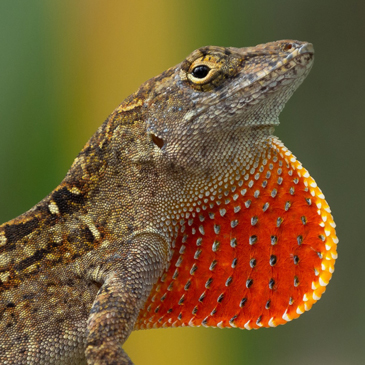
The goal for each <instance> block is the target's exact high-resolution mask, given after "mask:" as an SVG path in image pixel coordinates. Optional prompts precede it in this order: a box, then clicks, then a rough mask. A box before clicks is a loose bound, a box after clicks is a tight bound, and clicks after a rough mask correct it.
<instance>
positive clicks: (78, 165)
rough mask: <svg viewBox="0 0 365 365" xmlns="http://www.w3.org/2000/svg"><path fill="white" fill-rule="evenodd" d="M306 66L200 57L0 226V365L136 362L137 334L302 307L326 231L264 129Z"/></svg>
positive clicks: (138, 97) (278, 55) (159, 82)
mask: <svg viewBox="0 0 365 365" xmlns="http://www.w3.org/2000/svg"><path fill="white" fill-rule="evenodd" d="M313 54H314V53H313V47H312V45H311V44H309V43H306V42H299V41H292V40H284V41H278V42H272V43H267V44H263V45H258V46H256V47H248V48H222V47H203V48H200V49H198V50H196V51H194V52H193V53H191V54H190V55H189V56H188V57H187V58H186V59H185V60H184V61H183V62H182V63H180V64H178V65H177V66H175V67H172V68H170V69H168V70H167V71H165V72H163V73H162V74H161V75H159V76H157V77H155V78H152V79H151V80H149V81H147V82H146V83H144V84H143V85H142V86H141V87H140V88H139V90H138V91H137V92H135V93H134V94H132V95H131V96H129V97H128V98H127V99H126V100H124V101H123V102H122V104H121V105H120V106H119V107H117V108H116V109H115V110H114V111H113V113H112V114H111V115H110V116H109V118H108V119H107V120H106V121H105V122H104V124H103V125H102V126H101V127H100V128H99V129H98V130H97V132H96V133H95V134H94V135H93V136H92V137H91V139H90V140H89V142H88V143H87V144H86V145H85V147H84V148H83V150H82V151H81V152H80V154H79V155H78V156H77V158H76V159H75V161H74V163H73V165H72V166H71V168H70V170H69V172H68V173H67V175H66V177H65V179H64V180H63V181H62V182H61V184H60V185H59V186H58V187H57V188H56V189H55V190H54V191H53V192H51V193H50V194H49V195H48V196H47V197H46V198H44V199H43V200H42V201H41V202H40V203H39V204H37V205H36V206H35V207H33V208H32V209H30V210H29V211H28V212H26V213H24V214H22V215H21V216H19V217H18V218H15V219H14V220H12V221H10V222H7V223H4V224H3V225H1V226H0V315H1V317H0V318H1V321H0V335H1V336H0V363H1V364H17V365H18V364H86V363H88V364H94V365H96V364H105V365H111V364H132V362H131V360H130V359H129V357H128V356H127V354H126V353H125V352H124V351H123V349H122V344H123V343H124V342H125V341H126V339H127V338H128V336H129V334H130V333H131V331H132V330H133V329H141V328H151V327H177V326H188V325H190V326H201V325H202V326H217V327H239V328H246V329H251V328H259V327H270V326H271V327H275V326H277V325H279V324H284V323H286V322H287V321H290V320H292V319H294V318H296V317H298V316H299V315H300V314H301V313H303V312H304V311H306V310H309V309H310V308H311V306H312V304H313V303H314V302H316V301H317V300H318V299H319V298H320V297H321V295H322V293H323V292H324V290H325V287H326V285H327V284H328V282H329V280H330V278H331V275H332V272H333V270H334V262H335V259H336V257H337V254H336V244H337V242H338V240H337V238H336V234H335V230H334V227H335V224H334V222H333V219H332V216H331V214H330V210H329V207H328V204H327V203H326V201H325V200H324V196H323V194H322V193H321V191H320V190H319V188H318V187H317V185H316V183H315V182H314V180H313V179H312V178H311V177H310V175H309V173H308V172H307V170H306V169H304V168H303V167H302V165H301V164H300V163H299V162H298V161H297V160H296V158H295V157H294V156H293V155H292V154H291V152H290V151H288V150H287V149H286V148H285V147H284V145H283V144H282V143H281V142H280V141H279V140H278V139H277V138H276V137H274V136H273V132H274V128H275V126H277V125H278V123H279V122H278V116H279V114H280V112H281V111H282V109H283V108H284V105H285V103H286V102H287V100H288V99H289V98H290V96H291V95H292V94H293V92H294V91H295V89H296V88H297V87H298V86H299V85H300V83H301V82H302V81H303V80H304V78H305V77H306V76H307V74H308V73H309V71H310V68H311V66H312V63H313Z"/></svg>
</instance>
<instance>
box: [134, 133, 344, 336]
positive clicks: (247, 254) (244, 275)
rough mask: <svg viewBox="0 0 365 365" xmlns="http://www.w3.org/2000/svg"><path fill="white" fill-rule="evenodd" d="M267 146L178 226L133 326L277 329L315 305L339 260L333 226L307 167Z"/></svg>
mask: <svg viewBox="0 0 365 365" xmlns="http://www.w3.org/2000/svg"><path fill="white" fill-rule="evenodd" d="M273 149H274V153H272V155H271V158H268V159H267V160H266V159H265V160H263V159H261V161H259V164H258V166H257V168H256V173H254V174H252V175H249V176H248V177H247V176H246V177H247V179H246V180H244V182H243V184H242V182H241V184H239V183H238V182H237V185H236V186H233V188H232V189H231V192H230V193H229V194H227V195H224V194H222V198H221V199H218V198H217V199H216V200H215V201H214V202H210V203H209V204H207V206H206V207H205V209H204V207H203V208H202V209H201V210H200V212H195V213H191V214H190V217H189V218H188V219H187V221H186V223H185V224H183V223H182V226H181V227H180V230H179V235H178V237H177V239H176V243H175V248H174V253H173V255H172V259H171V264H170V266H169V268H168V269H167V271H166V272H165V273H164V274H163V275H162V277H161V278H160V280H159V281H158V282H157V284H156V285H155V286H154V287H153V289H152V291H151V294H150V296H149V298H148V300H147V301H146V304H145V306H144V308H143V309H142V310H141V312H140V314H139V317H138V320H137V322H136V325H135V328H136V329H143V328H158V327H179V326H187V325H190V326H200V325H203V326H213V327H239V328H246V329H252V328H255V329H256V328H259V327H275V326H277V325H279V324H284V323H286V322H287V321H291V320H292V319H294V318H297V317H299V315H300V314H302V313H303V312H304V311H306V310H309V309H310V308H311V307H312V305H313V303H315V302H316V301H317V300H319V299H320V297H321V295H322V293H323V292H324V291H325V287H326V285H327V284H328V282H329V280H330V278H331V276H332V273H333V271H334V263H335V260H336V258H337V253H336V246H337V242H338V239H337V237H336V233H335V229H334V227H335V224H334V222H333V218H332V216H331V214H330V209H329V206H328V204H327V202H326V201H325V200H324V196H323V194H322V192H321V190H320V189H319V188H318V187H317V185H316V183H315V181H314V180H313V179H312V178H311V177H310V176H309V174H308V172H307V170H305V169H304V168H303V167H302V165H301V164H300V163H299V162H298V161H297V160H296V158H295V157H294V156H293V155H292V154H291V152H290V151H288V149H287V148H286V147H284V145H283V144H282V143H281V142H280V141H278V140H276V139H274V140H273ZM239 185H241V186H239Z"/></svg>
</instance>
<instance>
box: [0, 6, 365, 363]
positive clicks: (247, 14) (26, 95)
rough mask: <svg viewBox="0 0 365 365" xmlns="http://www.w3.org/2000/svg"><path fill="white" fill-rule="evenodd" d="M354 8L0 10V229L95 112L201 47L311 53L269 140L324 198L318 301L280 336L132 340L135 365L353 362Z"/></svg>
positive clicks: (360, 254) (360, 200) (357, 310)
mask: <svg viewBox="0 0 365 365" xmlns="http://www.w3.org/2000/svg"><path fill="white" fill-rule="evenodd" d="M364 16H365V2H363V1H362V2H361V1H348V2H343V1H337V0H333V1H330V0H324V1H318V0H307V1H300V0H256V1H254V0H246V1H238V0H236V1H234V0H225V1H218V0H211V1H206V0H195V1H192V0H185V1H176V0H170V1H168V0H155V1H146V0H136V1H125V0H119V1H117V0H108V1H100V0H79V1H74V0H73V1H71V0H53V1H49V0H48V1H46V0H43V1H40V0H37V1H31V2H30V1H20V0H13V1H5V0H0V47H1V48H0V221H1V222H4V221H7V220H9V219H11V218H14V217H15V216H17V215H19V214H20V213H22V212H24V211H25V210H27V209H29V208H30V207H31V206H33V205H34V204H35V203H37V202H38V201H39V200H41V199H42V198H43V197H44V196H46V195H47V194H48V193H49V192H50V191H51V190H52V189H53V188H54V187H55V186H56V185H57V184H58V183H59V182H60V181H61V180H62V178H63V177H64V175H65V174H66V172H67V169H68V168H69V166H70V165H71V163H72V161H73V158H74V157H75V156H76V155H77V153H78V152H79V150H80V149H81V148H82V146H83V145H84V143H85V142H86V141H87V140H88V138H89V137H90V136H91V135H92V134H93V133H94V132H95V130H96V129H97V127H98V126H99V125H100V124H101V123H102V122H103V121H104V120H105V118H106V117H107V116H108V114H109V113H110V112H111V111H112V110H113V109H114V108H115V107H116V106H117V105H118V104H119V103H120V102H121V101H122V100H123V99H124V98H125V97H126V96H128V95H129V94H131V93H132V92H134V91H135V90H136V89H137V88H138V86H139V85H140V84H141V83H142V82H143V81H145V80H147V79H148V78H150V77H152V76H155V75H157V74H158V73H160V72H162V71H163V70H165V69H166V68H168V67H170V66H173V65H175V64H177V63H179V62H181V61H182V60H183V59H184V58H185V56H187V55H188V54H189V53H190V52H191V51H193V50H194V49H195V48H198V47H200V46H204V45H221V46H236V47H242V46H253V45H256V44H258V43H263V42H268V41H272V40H278V39H285V38H291V39H299V40H307V41H311V42H313V43H314V46H315V49H316V61H315V65H314V68H313V70H312V72H311V75H310V76H309V78H308V79H307V80H306V81H305V83H304V85H303V86H301V87H300V89H299V90H298V91H297V92H296V93H295V95H294V97H293V98H292V100H290V102H289V103H288V105H287V107H286V108H285V110H284V112H283V113H282V115H281V126H280V127H279V128H278V129H277V131H276V134H277V135H278V136H279V137H280V138H281V139H282V140H283V141H284V143H285V145H286V146H287V147H288V148H290V149H291V150H292V151H293V152H294V154H295V155H297V156H298V158H299V160H300V161H301V162H302V163H303V165H304V166H305V167H306V168H307V169H308V170H309V171H310V172H311V174H312V176H313V177H314V178H315V179H316V181H317V183H318V185H319V186H320V187H321V188H322V189H323V190H324V193H325V195H326V198H327V200H328V201H329V203H330V205H331V208H332V210H333V213H334V217H335V221H336V223H337V225H338V236H339V238H340V245H339V259H338V263H337V264H336V271H335V273H334V277H333V280H332V282H331V283H330V285H329V287H328V290H327V293H326V294H325V295H324V296H323V299H321V301H320V302H319V303H318V304H316V305H315V306H314V308H313V309H312V310H311V311H310V312H309V313H306V314H304V315H303V316H301V317H300V318H299V319H298V320H295V321H293V322H291V323H289V324H287V325H285V326H281V327H278V328H276V329H260V330H259V331H241V330H236V329H230V330H228V329H226V330H219V329H205V328H183V329H163V330H148V331H138V332H134V333H133V334H132V336H131V338H130V339H129V340H128V342H127V343H126V345H125V349H126V350H127V352H128V353H129V355H130V357H131V358H132V359H133V360H134V361H135V363H136V364H137V365H142V364H161V365H162V364H176V365H180V364H186V363H189V364H191V365H194V364H200V365H203V364H210V365H213V364H250V365H255V364H273V365H275V364H280V365H282V364H284V365H285V364H297V365H301V364H335V365H336V364H363V363H365V347H364V342H365V341H364V340H365V330H364V328H365V314H364V308H365V290H364V281H365V264H364V261H365V243H364V233H363V232H362V228H361V227H364V223H363V221H364V215H365V194H364V188H363V186H364V181H365V173H364V168H363V166H364V157H365V156H364V155H365V154H364V136H365V103H364V97H365V85H364V81H365V77H364V75H365V73H364V60H365V50H364V43H365V42H364V41H365V25H364V24H365V22H364Z"/></svg>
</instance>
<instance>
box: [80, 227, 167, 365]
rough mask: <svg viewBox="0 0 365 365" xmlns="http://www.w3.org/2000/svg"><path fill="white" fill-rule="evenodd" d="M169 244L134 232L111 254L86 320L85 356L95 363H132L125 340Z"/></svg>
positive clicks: (122, 364) (151, 235) (149, 234)
mask: <svg viewBox="0 0 365 365" xmlns="http://www.w3.org/2000/svg"><path fill="white" fill-rule="evenodd" d="M167 253H168V245H167V243H166V241H165V240H164V239H162V238H161V237H160V236H158V235H157V234H154V233H145V234H139V235H137V236H135V237H134V238H133V239H132V240H130V241H129V242H127V243H126V244H123V246H122V247H121V250H120V252H119V253H114V254H113V255H112V256H111V257H110V258H108V260H107V263H106V265H105V266H106V267H107V269H106V270H105V271H104V269H103V274H102V280H104V282H103V283H102V286H101V288H100V290H99V292H98V294H97V296H96V298H95V300H94V303H93V306H92V308H91V311H90V316H89V319H88V323H87V331H88V332H87V343H86V345H87V346H86V359H87V362H88V364H90V365H91V364H92V365H112V364H113V365H117V364H118V365H126V364H132V361H131V360H130V359H129V357H128V355H127V354H126V353H125V352H124V350H123V349H122V344H123V343H124V342H125V341H126V340H127V338H128V336H129V335H130V333H131V332H132V330H133V328H134V324H135V321H136V319H137V317H138V314H139V311H140V309H141V307H142V306H143V304H144V302H145V300H146V298H147V296H148V295H149V292H150V291H151V288H152V285H153V284H154V283H155V282H156V280H157V279H158V277H160V275H161V274H162V272H163V269H164V268H165V266H166V263H167Z"/></svg>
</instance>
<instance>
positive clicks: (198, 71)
mask: <svg viewBox="0 0 365 365" xmlns="http://www.w3.org/2000/svg"><path fill="white" fill-rule="evenodd" d="M209 71H210V68H209V67H208V66H206V65H200V66H196V67H195V68H194V69H193V71H192V73H191V74H192V75H193V76H194V77H196V78H197V79H204V77H206V76H207V75H208V73H209Z"/></svg>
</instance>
